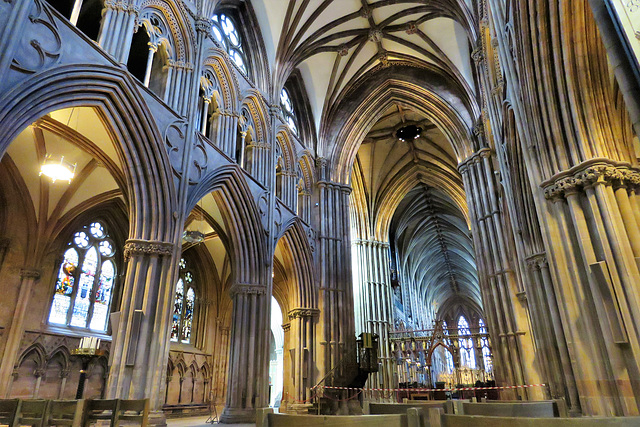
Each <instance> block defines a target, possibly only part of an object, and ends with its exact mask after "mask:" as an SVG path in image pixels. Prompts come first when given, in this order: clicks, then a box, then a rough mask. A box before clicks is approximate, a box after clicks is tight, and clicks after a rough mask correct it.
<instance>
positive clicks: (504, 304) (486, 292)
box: [459, 148, 541, 396]
mask: <svg viewBox="0 0 640 427" xmlns="http://www.w3.org/2000/svg"><path fill="white" fill-rule="evenodd" d="M459 169H460V172H461V174H462V178H463V182H464V187H465V192H466V194H467V203H468V206H469V216H470V219H471V229H472V236H473V242H474V247H475V252H476V262H477V266H478V273H479V281H480V286H481V290H482V297H483V306H484V308H485V315H486V319H485V320H486V323H487V327H488V330H489V333H490V334H491V336H492V343H493V355H494V358H495V373H496V380H497V381H499V382H502V383H507V384H525V383H527V382H532V383H539V382H541V379H540V377H539V374H538V372H537V370H536V365H535V359H534V354H535V347H534V344H533V337H532V336H531V332H530V330H529V321H528V316H527V313H526V310H525V308H524V305H523V304H522V303H521V301H519V300H518V298H517V295H519V294H521V292H522V289H523V286H522V284H521V283H519V282H518V279H517V276H516V274H515V272H514V270H513V267H512V265H513V263H514V260H513V259H512V257H513V254H512V252H511V251H510V248H509V246H508V240H509V239H510V235H509V233H510V230H509V228H508V227H507V225H508V222H507V221H506V220H505V217H504V213H503V212H502V211H501V209H500V203H499V201H498V199H497V196H498V195H497V191H496V190H495V185H496V184H495V182H494V180H495V175H494V173H493V166H492V161H491V151H490V150H489V149H487V148H485V149H482V150H480V151H478V152H477V153H475V154H474V155H472V156H471V157H470V158H469V159H467V160H465V161H464V162H463V163H461V165H460V167H459ZM518 393H519V394H521V395H524V396H527V395H528V394H529V393H528V392H527V391H523V390H519V391H518Z"/></svg>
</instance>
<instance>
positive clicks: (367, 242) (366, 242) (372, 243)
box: [352, 239, 389, 249]
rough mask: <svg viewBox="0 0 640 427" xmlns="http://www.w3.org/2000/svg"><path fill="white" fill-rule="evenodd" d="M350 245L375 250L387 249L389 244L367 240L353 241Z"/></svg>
mask: <svg viewBox="0 0 640 427" xmlns="http://www.w3.org/2000/svg"><path fill="white" fill-rule="evenodd" d="M352 243H353V244H354V245H360V246H373V247H375V248H384V249H387V248H389V242H382V241H380V240H367V239H353V240H352Z"/></svg>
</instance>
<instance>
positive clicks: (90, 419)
mask: <svg viewBox="0 0 640 427" xmlns="http://www.w3.org/2000/svg"><path fill="white" fill-rule="evenodd" d="M148 420H149V399H139V400H121V399H113V400H91V399H89V400H87V401H86V403H85V410H84V417H83V421H82V425H83V426H84V427H88V426H89V425H91V424H95V423H98V422H100V421H109V423H110V426H111V427H117V426H119V425H120V423H121V422H123V421H124V422H127V423H131V422H134V423H136V424H139V425H140V426H142V427H146V426H147V423H148Z"/></svg>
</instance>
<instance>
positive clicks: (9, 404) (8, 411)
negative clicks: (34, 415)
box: [0, 399, 22, 427]
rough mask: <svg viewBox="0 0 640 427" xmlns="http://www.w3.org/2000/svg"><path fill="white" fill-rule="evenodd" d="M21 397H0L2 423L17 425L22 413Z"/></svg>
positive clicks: (13, 426)
mask: <svg viewBox="0 0 640 427" xmlns="http://www.w3.org/2000/svg"><path fill="white" fill-rule="evenodd" d="M21 403H22V402H21V401H20V399H0V425H5V426H9V427H15V426H17V425H18V416H19V415H20V405H21Z"/></svg>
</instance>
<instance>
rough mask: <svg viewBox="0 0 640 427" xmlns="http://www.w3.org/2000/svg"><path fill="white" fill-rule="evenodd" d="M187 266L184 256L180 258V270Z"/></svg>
mask: <svg viewBox="0 0 640 427" xmlns="http://www.w3.org/2000/svg"><path fill="white" fill-rule="evenodd" d="M184 268H187V262H186V261H185V260H184V258H180V270H182V269H184Z"/></svg>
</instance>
